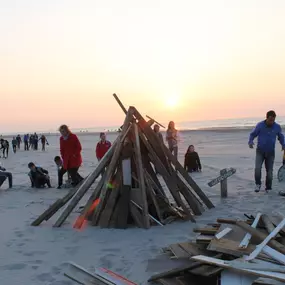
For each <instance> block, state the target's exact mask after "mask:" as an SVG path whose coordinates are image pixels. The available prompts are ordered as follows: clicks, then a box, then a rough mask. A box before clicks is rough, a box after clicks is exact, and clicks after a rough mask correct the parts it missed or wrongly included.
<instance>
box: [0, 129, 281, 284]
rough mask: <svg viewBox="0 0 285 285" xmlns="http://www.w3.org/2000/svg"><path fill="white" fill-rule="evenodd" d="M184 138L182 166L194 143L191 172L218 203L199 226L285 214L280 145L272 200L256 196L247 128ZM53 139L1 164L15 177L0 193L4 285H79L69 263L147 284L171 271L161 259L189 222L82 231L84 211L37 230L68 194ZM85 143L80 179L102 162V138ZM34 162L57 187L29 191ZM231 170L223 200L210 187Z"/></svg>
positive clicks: (186, 232) (184, 236)
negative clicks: (198, 167)
mask: <svg viewBox="0 0 285 285" xmlns="http://www.w3.org/2000/svg"><path fill="white" fill-rule="evenodd" d="M115 137H116V135H115V134H110V135H109V136H108V139H109V140H110V141H114V139H115ZM180 137H181V141H180V143H179V160H180V162H181V163H183V157H184V154H185V151H186V149H187V147H188V145H189V144H194V145H195V147H196V151H197V152H198V153H199V155H200V158H201V162H202V167H203V169H202V172H201V173H195V174H193V178H194V180H195V181H196V182H197V183H198V185H199V186H200V187H201V188H202V190H203V191H204V192H205V193H206V194H207V195H208V197H209V198H210V199H211V201H212V202H213V203H214V204H215V208H214V209H212V210H206V211H205V212H204V213H203V215H202V216H200V217H197V224H198V225H200V224H201V225H202V224H206V223H210V222H213V221H214V220H215V219H216V218H218V217H242V216H243V214H244V213H252V214H253V213H256V212H257V211H258V210H262V212H263V213H271V212H272V211H274V210H278V211H280V212H283V213H285V205H284V203H283V201H282V200H283V198H281V197H280V196H278V191H280V190H284V186H285V184H280V183H279V182H278V181H277V178H276V173H277V170H278V168H279V167H280V165H281V163H282V152H281V151H280V149H281V147H280V146H279V145H277V146H276V159H275V169H274V182H273V191H272V192H271V193H269V194H266V193H265V191H264V190H263V191H261V192H260V193H258V194H256V193H254V181H253V169H254V157H255V150H250V149H249V148H248V146H247V141H248V130H227V131H210V130H208V131H192V132H191V131H189V132H181V134H180ZM47 138H48V141H49V143H50V145H49V146H48V147H47V151H46V152H42V151H40V150H39V151H28V152H25V151H23V150H20V151H19V152H17V153H16V154H13V153H12V152H10V157H9V158H8V159H7V160H4V159H2V158H1V159H0V161H1V163H2V166H4V167H5V168H6V169H7V170H8V171H11V172H12V173H13V176H14V177H13V178H14V187H13V188H12V189H7V186H8V185H7V183H6V182H5V184H4V187H3V186H2V187H1V190H0V223H1V226H2V229H1V234H0V252H1V255H0V284H1V285H2V284H3V285H16V284H29V285H41V284H45V285H61V284H62V285H72V284H76V283H74V282H73V281H70V280H68V279H67V278H66V277H64V276H63V272H64V269H65V266H66V263H67V262H68V261H74V262H75V263H78V264H79V265H81V266H84V267H85V268H86V269H89V270H91V271H92V269H94V267H98V266H102V267H107V268H108V269H111V270H113V271H115V272H117V273H119V274H121V275H123V276H125V277H127V278H129V279H130V280H132V281H133V282H136V283H138V284H147V279H148V277H149V276H150V275H152V274H153V273H157V272H159V271H162V270H164V269H165V267H164V266H165V265H163V264H161V263H160V262H158V261H157V256H159V254H160V250H161V248H162V247H164V246H167V245H169V244H171V243H176V242H183V241H187V240H189V239H191V238H193V237H194V236H193V233H192V229H193V228H194V227H196V226H197V224H193V223H191V222H175V223H172V224H170V225H167V226H165V227H158V226H157V227H152V228H151V229H149V230H143V229H137V228H132V229H127V230H117V229H100V228H95V227H91V226H88V227H86V228H85V229H83V230H80V231H77V230H74V229H73V228H72V224H73V222H74V220H75V218H76V217H77V215H78V207H77V208H76V209H75V211H74V212H73V213H72V215H71V216H70V217H69V218H68V220H67V221H66V223H65V224H64V225H63V226H62V227H61V228H58V229H55V228H52V224H53V222H54V221H55V218H56V217H53V218H52V219H51V220H49V221H48V222H46V223H43V224H42V225H41V226H40V227H31V226H30V223H31V222H32V221H33V220H34V219H35V218H36V217H37V216H38V215H39V214H41V213H42V212H43V211H44V210H45V209H46V208H47V207H48V206H49V205H50V204H52V203H53V202H54V201H55V200H56V199H57V198H59V197H62V196H64V195H65V194H66V193H67V190H66V189H61V190H57V189H56V185H57V173H56V167H55V165H54V163H53V158H54V156H56V155H58V154H59V136H49V137H47ZM79 138H80V141H81V143H82V147H83V152H82V154H83V166H82V168H81V169H80V173H81V174H82V175H83V176H86V175H88V173H90V172H91V171H92V170H93V169H94V167H95V166H96V164H97V160H96V157H95V152H94V149H95V145H96V142H97V141H98V139H99V136H98V135H96V134H94V135H92V134H84V135H79ZM22 148H23V146H22ZM30 161H33V162H35V163H36V164H37V165H40V166H42V167H44V168H46V169H47V170H49V172H50V176H51V178H52V185H53V186H55V188H52V189H41V190H35V189H32V188H30V181H29V178H28V176H27V173H28V167H27V164H28V163H29V162H30ZM229 167H234V168H236V170H237V172H236V174H235V175H233V176H232V177H230V178H229V179H228V185H229V186H228V191H229V193H228V194H229V197H228V198H227V199H224V200H222V199H221V198H220V188H219V185H217V186H214V187H213V188H210V187H209V186H208V185H207V183H208V182H209V181H210V180H211V179H213V178H216V177H217V176H218V175H219V171H220V170H221V169H223V168H229ZM263 178H264V177H263ZM263 180H264V179H263ZM94 186H95V185H94ZM94 186H93V187H94ZM263 189H264V186H263ZM89 191H92V189H90V190H89ZM85 201H86V197H84V198H83V199H82V201H81V202H80V203H79V205H78V206H80V205H84V202H85Z"/></svg>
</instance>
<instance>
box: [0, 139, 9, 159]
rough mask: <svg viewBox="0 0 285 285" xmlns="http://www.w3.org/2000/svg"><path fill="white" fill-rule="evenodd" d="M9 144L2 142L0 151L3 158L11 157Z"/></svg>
mask: <svg viewBox="0 0 285 285" xmlns="http://www.w3.org/2000/svg"><path fill="white" fill-rule="evenodd" d="M9 147H10V145H9V142H8V141H7V140H4V139H1V140H0V150H2V153H3V158H8V156H9Z"/></svg>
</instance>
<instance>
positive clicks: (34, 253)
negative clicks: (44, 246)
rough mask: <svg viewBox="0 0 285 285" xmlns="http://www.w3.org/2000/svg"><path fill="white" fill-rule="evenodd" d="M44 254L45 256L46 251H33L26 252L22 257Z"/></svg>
mask: <svg viewBox="0 0 285 285" xmlns="http://www.w3.org/2000/svg"><path fill="white" fill-rule="evenodd" d="M44 254H47V251H41V250H35V251H30V252H26V253H24V254H23V255H24V256H34V255H44Z"/></svg>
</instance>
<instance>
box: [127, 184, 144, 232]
mask: <svg viewBox="0 0 285 285" xmlns="http://www.w3.org/2000/svg"><path fill="white" fill-rule="evenodd" d="M132 190H133V189H132ZM132 190H131V191H132ZM129 209H130V213H131V216H132V218H133V220H134V222H135V224H136V225H137V226H138V227H139V228H143V227H144V225H143V218H142V214H141V212H140V211H139V209H138V208H137V207H136V206H135V205H134V204H133V203H131V202H130V203H129Z"/></svg>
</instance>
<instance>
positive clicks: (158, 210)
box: [145, 171, 163, 222]
mask: <svg viewBox="0 0 285 285" xmlns="http://www.w3.org/2000/svg"><path fill="white" fill-rule="evenodd" d="M145 182H146V186H147V190H148V193H149V196H150V198H151V201H152V203H153V205H154V208H155V211H156V214H157V217H158V219H159V221H160V222H162V221H163V218H162V214H161V212H160V208H159V206H158V203H157V201H156V197H155V192H154V190H153V188H152V185H151V182H150V180H149V179H148V177H147V175H146V171H145Z"/></svg>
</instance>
